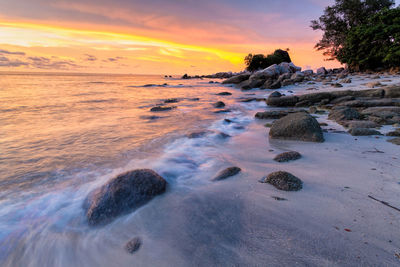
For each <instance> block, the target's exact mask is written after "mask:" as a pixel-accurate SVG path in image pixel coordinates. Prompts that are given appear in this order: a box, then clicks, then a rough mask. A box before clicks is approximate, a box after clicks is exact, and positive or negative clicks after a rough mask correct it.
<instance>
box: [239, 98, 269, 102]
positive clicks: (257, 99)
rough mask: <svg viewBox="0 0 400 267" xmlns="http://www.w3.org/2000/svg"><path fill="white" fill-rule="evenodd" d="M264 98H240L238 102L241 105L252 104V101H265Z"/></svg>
mask: <svg viewBox="0 0 400 267" xmlns="http://www.w3.org/2000/svg"><path fill="white" fill-rule="evenodd" d="M265 100H266V99H265V98H256V97H250V98H242V99H240V100H239V102H242V103H249V102H253V101H265Z"/></svg>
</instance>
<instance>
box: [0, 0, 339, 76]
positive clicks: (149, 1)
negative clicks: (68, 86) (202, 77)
mask: <svg viewBox="0 0 400 267" xmlns="http://www.w3.org/2000/svg"><path fill="white" fill-rule="evenodd" d="M333 2H334V1H333V0H303V1H299V0H279V1H277V0H246V1H243V0H201V1H199V0H168V1H167V0H113V1H111V0H29V1H27V0H0V71H47V72H49V71H62V72H69V71H71V72H84V73H134V74H168V75H170V74H183V73H189V74H211V73H215V72H219V71H234V72H237V71H241V70H243V69H244V67H245V66H244V63H243V59H244V57H245V56H246V55H247V54H248V53H253V54H254V53H262V54H268V53H271V52H273V51H274V50H275V49H277V48H281V49H286V48H289V49H290V55H291V57H292V61H293V62H294V63H295V64H296V65H298V66H301V67H303V68H313V69H315V68H317V67H320V66H326V67H338V66H340V64H339V63H338V62H334V61H324V57H323V56H322V53H321V52H318V51H315V50H314V45H315V43H316V42H317V41H318V40H319V39H320V38H321V35H322V33H321V32H318V31H313V30H312V29H311V28H310V27H309V25H310V21H311V20H312V19H317V18H318V17H319V16H320V15H321V14H322V13H323V9H324V7H326V6H328V5H331V4H332V3H333Z"/></svg>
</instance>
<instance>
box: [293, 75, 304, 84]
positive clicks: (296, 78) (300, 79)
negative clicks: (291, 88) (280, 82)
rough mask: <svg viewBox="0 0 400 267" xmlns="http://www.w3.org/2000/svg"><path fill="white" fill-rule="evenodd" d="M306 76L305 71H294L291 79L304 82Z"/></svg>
mask: <svg viewBox="0 0 400 267" xmlns="http://www.w3.org/2000/svg"><path fill="white" fill-rule="evenodd" d="M304 77H305V75H304V73H302V72H296V73H294V74H293V75H292V77H290V79H291V80H292V81H293V82H295V83H298V82H302V81H303V80H304Z"/></svg>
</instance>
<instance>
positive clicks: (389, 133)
mask: <svg viewBox="0 0 400 267" xmlns="http://www.w3.org/2000/svg"><path fill="white" fill-rule="evenodd" d="M386 136H400V128H399V129H396V130H394V131H391V132H388V133H387V134H386Z"/></svg>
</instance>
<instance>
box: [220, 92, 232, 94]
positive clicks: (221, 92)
mask: <svg viewBox="0 0 400 267" xmlns="http://www.w3.org/2000/svg"><path fill="white" fill-rule="evenodd" d="M217 95H232V93H229V92H221V93H218V94H217Z"/></svg>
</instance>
